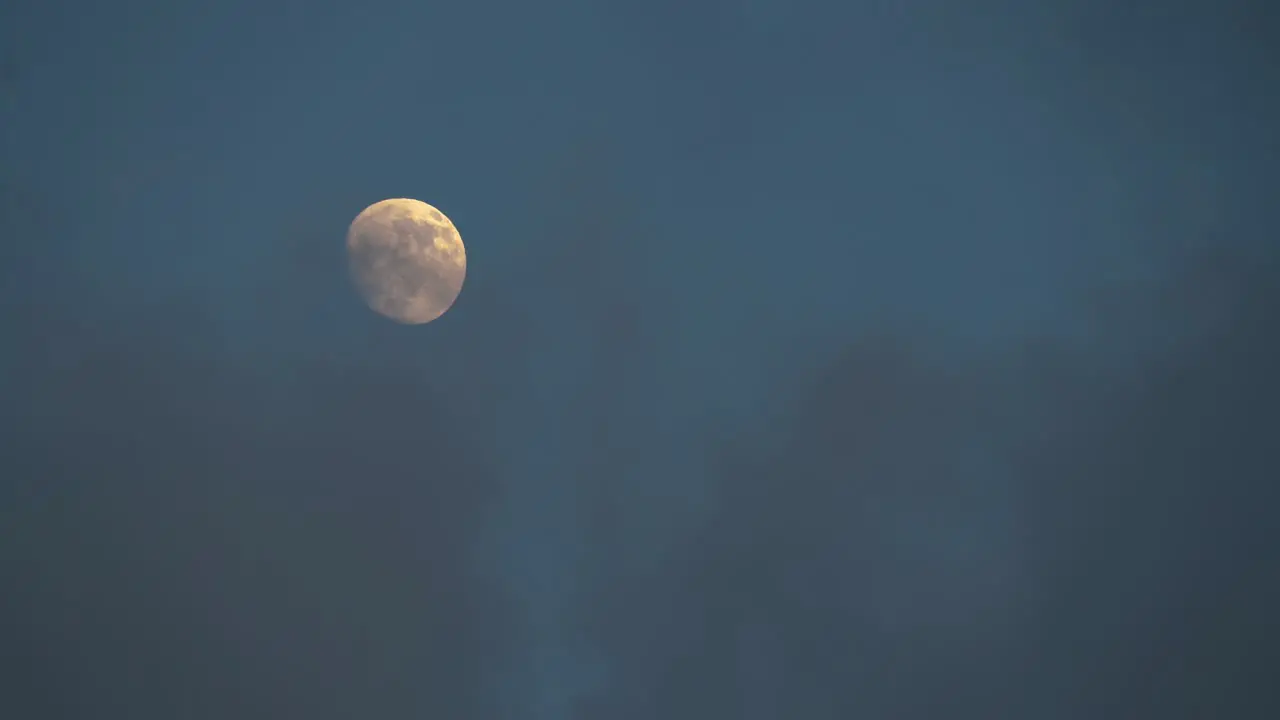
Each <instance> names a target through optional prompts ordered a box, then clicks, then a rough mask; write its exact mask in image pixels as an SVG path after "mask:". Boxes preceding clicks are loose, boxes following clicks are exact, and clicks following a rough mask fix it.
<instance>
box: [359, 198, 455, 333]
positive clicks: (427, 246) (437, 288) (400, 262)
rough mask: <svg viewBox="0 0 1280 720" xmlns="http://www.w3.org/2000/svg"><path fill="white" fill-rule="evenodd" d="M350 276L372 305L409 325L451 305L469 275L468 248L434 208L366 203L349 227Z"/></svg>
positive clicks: (402, 202)
mask: <svg viewBox="0 0 1280 720" xmlns="http://www.w3.org/2000/svg"><path fill="white" fill-rule="evenodd" d="M347 256H348V259H349V260H350V267H351V279H352V281H353V282H354V283H355V286H356V289H357V290H358V291H359V293H360V296H361V297H363V298H364V301H365V304H366V305H368V306H369V308H370V309H371V310H373V311H374V312H376V313H379V314H380V315H385V316H386V317H389V318H391V319H392V320H395V321H396V322H398V323H403V324H405V325H421V324H422V323H428V322H431V321H432V320H435V319H436V318H438V317H440V316H441V315H443V314H444V313H445V311H447V310H448V309H449V308H450V307H451V306H452V305H453V302H454V301H455V300H457V299H458V293H460V292H462V283H463V281H464V280H465V279H466V277H467V250H466V248H465V247H464V246H463V244H462V236H461V235H459V234H458V230H457V228H455V227H454V226H453V222H452V221H451V220H449V218H447V217H445V214H444V213H442V212H440V211H439V210H437V209H436V208H434V207H432V206H430V205H428V204H426V203H424V202H422V201H420V200H410V199H407V198H391V199H388V200H382V201H380V202H376V203H374V204H372V205H370V206H369V207H367V208H365V209H364V210H363V211H361V212H360V214H359V215H357V216H356V219H355V220H352V221H351V227H350V228H348V229H347Z"/></svg>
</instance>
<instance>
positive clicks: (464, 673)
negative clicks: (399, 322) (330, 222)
mask: <svg viewBox="0 0 1280 720" xmlns="http://www.w3.org/2000/svg"><path fill="white" fill-rule="evenodd" d="M6 215H7V217H6V220H10V219H12V216H9V215H8V214H6ZM28 237H30V236H28ZM34 267H35V266H34V264H32V263H28V265H27V266H26V267H25V269H26V270H32V269H33V268H34ZM282 272H284V273H286V274H287V273H288V270H287V268H282ZM41 279H42V280H45V281H48V282H51V283H53V284H52V285H51V286H45V287H43V288H41V290H40V292H30V293H26V294H24V296H23V300H24V301H25V302H26V304H27V307H24V308H23V309H22V310H21V312H15V311H12V310H11V311H9V312H7V315H8V318H7V319H8V320H12V321H15V326H17V327H18V329H19V330H20V333H18V334H17V335H16V337H17V338H18V339H19V341H20V343H19V345H18V346H17V347H15V348H13V354H12V355H11V357H12V358H13V363H14V365H15V366H16V368H17V371H16V374H11V375H10V377H9V378H8V383H9V385H10V387H12V388H15V391H14V392H12V393H10V394H8V397H7V400H6V403H5V411H4V416H5V417H4V419H5V421H6V422H5V428H6V432H5V440H4V446H3V447H4V467H5V468H6V470H5V473H4V474H5V477H6V480H5V484H4V485H3V495H2V496H0V498H2V500H0V517H2V518H3V520H2V521H0V524H2V525H3V527H4V528H5V542H4V543H3V546H2V549H0V557H2V558H3V560H0V564H2V565H3V566H4V567H5V568H6V569H7V571H6V581H5V586H4V587H5V590H4V592H3V594H2V595H3V600H0V605H3V609H4V612H3V616H2V617H3V620H2V622H3V623H4V629H3V632H2V633H0V634H3V635H4V637H6V642H5V643H4V650H3V657H4V658H5V668H4V674H5V676H6V677H7V678H9V680H8V681H7V682H6V683H5V687H6V688H8V690H6V692H5V698H4V701H3V704H4V706H5V708H6V710H5V712H6V714H8V713H12V714H15V715H22V716H28V717H79V716H83V715H86V714H94V715H107V716H115V715H120V716H125V715H127V716H130V717H172V716H187V717H209V718H214V717H225V716H227V715H236V716H240V717H264V718H265V717H278V716H279V715H280V714H290V715H292V714H299V713H301V714H306V715H308V716H319V717H326V716H330V717H346V716H351V715H364V714H368V713H371V712H372V713H376V714H396V713H401V712H412V713H417V714H422V715H427V716H433V715H437V714H442V713H443V714H447V715H450V716H454V717H458V716H461V717H488V716H491V713H492V712H493V709H492V695H491V692H490V691H491V688H490V687H488V686H486V684H485V683H486V681H487V680H486V678H489V677H490V675H489V672H490V669H491V668H492V667H494V666H496V665H498V664H499V663H498V659H499V658H501V657H502V656H503V647H504V645H505V644H506V643H508V642H509V639H510V637H511V630H510V627H511V626H510V619H511V617H512V616H511V613H510V610H509V608H508V607H506V605H505V603H504V600H503V596H502V595H501V594H500V593H499V590H498V589H497V588H494V587H491V586H490V584H489V581H488V580H486V579H485V578H483V577H481V576H480V575H479V574H478V573H477V572H476V570H475V566H474V564H473V563H472V562H471V552H472V544H473V542H472V541H473V539H474V537H475V535H476V532H477V530H478V528H479V527H480V526H481V525H482V523H481V520H482V518H483V517H484V516H485V513H486V508H487V506H488V504H489V503H490V502H491V499H492V497H493V494H494V493H495V491H496V489H497V487H496V484H495V483H496V477H495V475H494V468H493V467H492V466H491V464H490V462H489V461H490V458H491V453H489V452H486V446H487V443H488V442H489V441H488V440H487V437H488V436H487V435H486V434H485V433H483V432H480V431H479V430H478V429H477V428H476V427H474V426H472V425H471V424H470V420H469V419H468V416H467V413H465V412H461V413H460V412H457V411H456V410H455V407H454V401H455V398H454V397H450V396H448V395H447V393H443V392H441V391H440V390H439V389H438V388H436V387H432V385H430V384H429V382H428V380H429V378H428V377H427V376H424V375H423V374H422V373H421V372H415V371H414V368H412V367H409V366H405V365H401V366H398V367H395V366H384V367H380V368H377V370H376V371H375V370H362V369H359V368H353V367H352V366H350V365H343V364H341V363H337V362H330V361H327V360H323V359H317V357H321V358H322V357H323V356H322V355H321V356H309V357H297V356H296V357H294V358H293V359H292V361H291V362H290V363H289V364H288V366H287V367H285V368H282V369H280V370H278V371H273V370H270V369H265V370H264V368H263V367H262V366H261V365H253V364H246V363H245V362H243V361H242V360H240V361H238V360H236V359H234V358H233V357H231V356H230V355H229V354H228V352H227V348H226V347H224V346H223V345H222V344H221V342H220V337H219V335H218V333H217V332H216V329H215V327H214V325H213V323H212V322H211V321H210V320H208V319H207V317H205V312H204V309H203V308H202V307H201V306H200V305H199V304H194V303H191V302H188V301H184V300H182V299H181V298H169V299H166V300H165V301H164V302H153V303H145V302H140V301H129V300H126V299H123V298H124V297H125V296H124V295H122V293H120V292H118V291H116V292H114V294H113V298H114V302H113V304H112V306H111V311H112V312H111V314H110V315H109V316H106V317H103V316H101V315H99V316H98V317H97V318H96V319H95V318H94V317H92V316H93V315H94V314H95V313H96V312H98V311H100V310H101V308H100V307H83V306H77V305H75V304H74V303H66V304H64V305H62V306H61V307H52V306H50V304H49V303H48V302H47V301H46V297H52V298H55V300H54V302H55V303H56V302H57V300H56V298H58V297H60V296H61V293H62V292H71V291H75V290H76V289H77V288H75V287H61V286H60V284H59V278H58V277H56V276H46V277H44V278H41ZM61 279H62V281H63V282H67V281H69V280H70V279H71V278H67V277H65V276H64V277H63V278H61ZM305 287H307V283H306V282H299V283H297V284H295V285H294V289H295V290H298V289H300V288H305ZM312 299H313V300H314V299H315V297H314V296H312ZM294 300H295V301H296V303H297V304H296V305H295V306H293V307H292V308H290V307H285V308H284V309H282V310H280V311H279V315H278V316H287V315H288V314H289V313H290V312H296V311H297V310H298V308H300V307H314V303H311V302H307V300H306V298H297V297H294ZM86 316H89V317H86ZM286 319H287V317H286ZM18 323H21V325H18Z"/></svg>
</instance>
